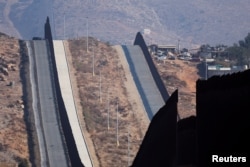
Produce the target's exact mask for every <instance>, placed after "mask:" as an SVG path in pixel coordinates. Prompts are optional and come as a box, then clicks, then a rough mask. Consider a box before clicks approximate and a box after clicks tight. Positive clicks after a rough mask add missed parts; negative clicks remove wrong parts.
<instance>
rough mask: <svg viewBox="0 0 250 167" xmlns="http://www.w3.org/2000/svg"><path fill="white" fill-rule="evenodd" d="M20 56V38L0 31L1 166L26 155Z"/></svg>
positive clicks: (25, 157) (26, 137) (27, 157)
mask: <svg viewBox="0 0 250 167" xmlns="http://www.w3.org/2000/svg"><path fill="white" fill-rule="evenodd" d="M21 60H22V59H21V56H20V47H19V40H17V39H15V38H10V37H8V36H6V35H4V34H0V166H2V165H4V164H14V165H15V164H16V163H19V162H20V161H21V160H22V159H26V160H28V159H29V149H28V135H27V127H26V124H25V121H24V117H25V116H24V115H26V114H27V113H26V114H25V113H24V104H23V84H22V79H21V72H20V70H22V68H23V64H22V63H23V62H22V63H21ZM22 72H23V71H22Z"/></svg>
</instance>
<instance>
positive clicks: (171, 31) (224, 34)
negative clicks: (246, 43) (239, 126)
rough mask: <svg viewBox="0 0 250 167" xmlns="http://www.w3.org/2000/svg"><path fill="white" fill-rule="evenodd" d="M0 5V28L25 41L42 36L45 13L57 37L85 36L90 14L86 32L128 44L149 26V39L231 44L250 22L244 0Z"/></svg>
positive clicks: (14, 1)
mask: <svg viewBox="0 0 250 167" xmlns="http://www.w3.org/2000/svg"><path fill="white" fill-rule="evenodd" d="M0 8H1V9H2V10H1V11H2V13H1V15H0V20H1V22H0V31H3V32H6V33H8V34H11V35H13V36H18V33H19V34H20V36H22V38H24V39H30V38H32V37H33V36H43V32H42V28H41V27H43V23H44V21H45V19H46V16H50V18H51V20H52V22H53V23H54V24H53V25H54V26H53V34H54V37H55V38H64V37H66V38H76V37H77V36H86V34H87V17H88V28H89V32H88V33H89V34H90V35H91V36H94V37H96V38H99V39H101V40H104V41H109V42H112V43H131V42H132V41H133V39H134V36H135V34H136V32H138V31H141V30H142V29H144V28H149V29H151V32H152V33H151V35H146V37H145V39H146V40H148V43H150V42H157V43H164V44H166V43H167V44H177V41H178V39H180V40H181V45H182V46H186V47H192V44H197V43H198V44H203V43H209V44H213V45H214V44H222V43H223V44H232V43H234V42H237V41H238V40H240V39H242V37H244V36H246V34H247V33H248V32H249V29H248V27H249V26H250V22H249V12H248V11H249V9H250V3H249V2H248V0H240V1H237V2H236V1H234V0H221V1H216V0H210V1H203V0H193V1H184V0H169V1H164V0H155V1H151V0H124V1H117V0H116V1H113V0H112V1H111V0H91V1H90V0H73V1H72V0H57V1H48V0H44V1H34V0H10V1H4V0H0ZM64 16H65V17H64ZM64 21H65V24H64ZM64 27H65V33H64Z"/></svg>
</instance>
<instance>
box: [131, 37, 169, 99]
mask: <svg viewBox="0 0 250 167" xmlns="http://www.w3.org/2000/svg"><path fill="white" fill-rule="evenodd" d="M134 45H139V46H140V48H141V49H142V52H143V54H144V56H145V59H146V61H147V63H148V66H149V69H150V71H151V73H152V76H153V77H154V80H155V83H156V85H157V87H158V89H159V91H160V92H161V96H162V98H163V100H164V101H165V102H166V101H167V100H168V98H169V94H168V92H167V89H166V87H165V85H164V83H163V81H162V80H161V76H160V74H159V73H158V71H157V69H156V67H155V65H154V62H153V60H152V57H151V55H150V53H149V51H148V47H147V45H146V43H145V41H144V39H143V36H142V35H141V33H140V32H138V33H137V35H136V37H135V41H134Z"/></svg>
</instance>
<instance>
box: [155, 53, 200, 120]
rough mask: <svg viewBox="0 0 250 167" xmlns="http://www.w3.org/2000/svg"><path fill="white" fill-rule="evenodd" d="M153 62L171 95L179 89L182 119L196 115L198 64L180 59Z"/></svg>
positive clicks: (179, 107) (179, 108)
mask: <svg viewBox="0 0 250 167" xmlns="http://www.w3.org/2000/svg"><path fill="white" fill-rule="evenodd" d="M153 60H154V63H155V65H156V67H157V69H158V71H159V73H160V75H161V78H162V80H163V82H164V84H165V86H166V88H167V90H168V92H169V94H170V95H171V94H172V93H173V91H174V90H176V89H178V92H179V101H178V112H179V115H180V118H181V119H182V118H186V117H189V116H192V115H196V81H197V80H198V79H199V75H198V69H197V63H195V62H190V61H183V60H179V59H176V60H165V61H159V60H156V59H154V58H153Z"/></svg>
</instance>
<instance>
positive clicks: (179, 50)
mask: <svg viewBox="0 0 250 167" xmlns="http://www.w3.org/2000/svg"><path fill="white" fill-rule="evenodd" d="M178 54H180V40H179V39H178Z"/></svg>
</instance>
